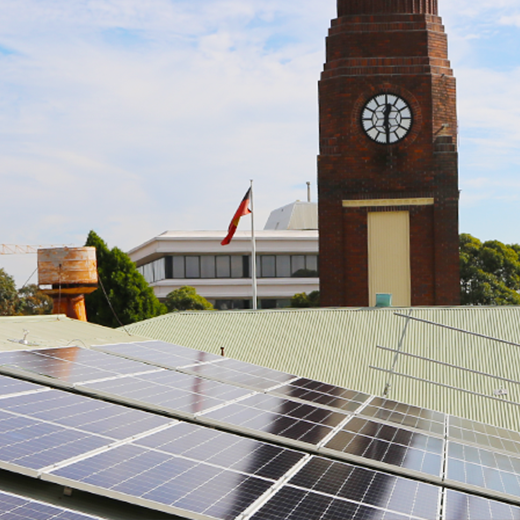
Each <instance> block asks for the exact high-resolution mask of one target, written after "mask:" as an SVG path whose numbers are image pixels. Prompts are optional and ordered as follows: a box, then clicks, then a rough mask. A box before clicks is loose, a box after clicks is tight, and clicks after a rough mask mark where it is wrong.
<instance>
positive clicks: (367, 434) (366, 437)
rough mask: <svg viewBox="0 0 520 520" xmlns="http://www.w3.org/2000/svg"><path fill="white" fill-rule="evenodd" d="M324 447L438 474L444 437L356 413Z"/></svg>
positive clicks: (430, 473)
mask: <svg viewBox="0 0 520 520" xmlns="http://www.w3.org/2000/svg"><path fill="white" fill-rule="evenodd" d="M326 447H327V448H330V449H333V450H336V451H340V452H343V453H349V454H352V455H357V456H360V457H365V458H368V459H373V460H377V461H380V462H385V463H387V464H392V465H395V466H399V467H402V468H408V469H412V470H416V471H421V472H423V473H428V474H429V475H435V476H440V473H441V468H442V461H443V449H444V441H443V439H441V438H437V437H432V436H428V435H424V434H422V433H417V432H413V431H411V430H405V429H402V428H396V427H394V426H390V425H386V424H382V423H377V422H374V421H369V420H366V419H363V418H360V417H357V418H354V419H352V420H351V421H349V422H348V423H347V424H346V425H345V426H344V427H343V428H342V430H341V431H340V432H338V433H337V434H336V435H335V436H334V437H333V438H332V439H331V440H330V442H328V443H327V445H326Z"/></svg>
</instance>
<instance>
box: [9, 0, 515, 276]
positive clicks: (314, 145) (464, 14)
mask: <svg viewBox="0 0 520 520" xmlns="http://www.w3.org/2000/svg"><path fill="white" fill-rule="evenodd" d="M439 9H440V14H441V16H442V17H443V21H444V24H445V26H446V31H447V33H448V37H449V55H450V60H451V63H452V66H453V68H454V71H455V76H456V77H457V88H458V118H459V132H460V133H459V153H460V166H459V167H460V170H459V174H460V188H461V190H462V191H461V204H460V231H461V232H465V233H471V234H472V235H474V236H476V237H478V238H480V239H481V240H490V239H498V240H501V241H502V242H505V243H520V223H519V220H518V213H519V212H518V210H519V207H520V53H519V52H518V49H519V48H520V2H518V0H457V2H453V1H448V0H439ZM0 12H1V13H2V15H1V17H0V190H1V191H0V193H1V203H0V221H1V222H2V225H1V226H0V244H20V245H25V244H28V245H29V244H30V245H38V244H42V245H51V244H56V245H59V244H61V245H77V246H78V245H83V244H84V242H85V239H86V237H87V235H88V233H89V231H90V230H91V229H92V230H95V231H96V232H97V233H98V234H99V235H100V236H101V237H102V238H103V239H104V240H105V241H106V242H107V243H108V245H109V246H110V247H112V246H118V247H120V248H122V249H123V250H126V251H127V250H130V249H131V248H133V247H135V246H137V245H139V244H141V243H142V242H144V241H146V240H148V239H150V238H152V237H153V236H156V235H157V234H159V233H161V232H163V231H166V230H190V229H193V230H213V229H222V230H224V229H226V228H227V226H228V224H229V221H230V219H231V217H232V215H233V213H234V211H235V210H236V207H237V206H238V203H239V202H240V200H241V199H242V197H243V195H244V193H245V192H246V190H247V188H248V186H249V181H250V179H254V187H255V201H254V202H255V227H256V228H258V229H262V228H263V226H264V224H265V221H266V220H267V217H268V215H269V213H270V211H271V210H273V209H275V208H277V207H280V206H283V205H285V204H288V203H290V202H293V201H294V200H299V199H305V198H306V184H305V183H306V181H310V182H311V183H312V187H313V198H314V200H316V156H317V154H318V103H317V81H318V79H319V76H320V72H321V70H322V69H323V63H324V59H325V36H326V34H327V30H328V28H329V26H330V20H331V19H332V18H335V16H336V1H335V0H0ZM242 225H245V224H242ZM0 267H3V268H5V270H6V271H7V272H8V273H10V274H11V275H13V276H14V277H15V280H16V282H17V284H18V286H21V285H23V284H24V283H25V282H26V281H27V280H30V281H31V282H36V276H35V275H32V278H31V273H33V272H34V270H35V267H36V258H35V256H34V255H16V256H8V255H0Z"/></svg>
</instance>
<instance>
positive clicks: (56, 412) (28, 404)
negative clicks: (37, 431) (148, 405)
mask: <svg viewBox="0 0 520 520" xmlns="http://www.w3.org/2000/svg"><path fill="white" fill-rule="evenodd" d="M0 407H1V409H2V410H4V411H8V412H12V413H16V414H18V415H22V416H24V417H30V418H32V419H40V420H42V421H46V422H52V423H53V424H58V425H60V426H65V427H70V428H75V429H77V430H81V431H84V432H88V433H94V434H98V435H103V436H106V437H110V438H111V439H114V440H117V439H126V438H127V437H132V436H135V435H139V434H141V433H143V432H146V431H150V430H154V429H155V428H158V427H160V426H164V425H166V424H170V423H171V419H168V418H166V417H161V416H159V415H154V414H150V413H146V412H143V411H140V410H132V409H131V408H126V407H124V406H118V405H115V404H112V403H107V402H104V401H99V400H95V399H90V398H88V397H84V396H81V395H76V394H70V393H67V392H64V391H60V390H49V391H48V392H42V393H38V394H36V395H34V394H30V395H20V396H14V397H10V398H6V399H3V400H2V401H1V403H0Z"/></svg>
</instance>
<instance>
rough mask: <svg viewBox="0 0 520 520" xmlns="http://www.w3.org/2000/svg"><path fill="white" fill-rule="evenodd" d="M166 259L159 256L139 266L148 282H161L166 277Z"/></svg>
mask: <svg viewBox="0 0 520 520" xmlns="http://www.w3.org/2000/svg"><path fill="white" fill-rule="evenodd" d="M165 266H166V260H165V259H164V258H159V259H158V260H154V261H153V262H150V263H149V264H145V265H142V266H141V267H138V268H137V270H138V271H139V272H140V273H141V274H142V275H143V276H144V279H145V280H146V281H147V282H148V283H154V282H160V281H161V280H164V279H165V278H166V267H165Z"/></svg>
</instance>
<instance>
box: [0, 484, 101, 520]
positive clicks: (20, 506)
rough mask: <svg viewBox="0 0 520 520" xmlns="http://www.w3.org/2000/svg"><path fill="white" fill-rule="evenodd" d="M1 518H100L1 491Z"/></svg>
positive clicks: (21, 519)
mask: <svg viewBox="0 0 520 520" xmlns="http://www.w3.org/2000/svg"><path fill="white" fill-rule="evenodd" d="M0 518H1V519H3V520H96V519H100V517H98V516H92V515H86V514H83V513H77V512H75V511H71V510H70V509H65V508H63V507H57V506H51V505H48V504H44V503H43V502H40V501H37V500H32V499H29V498H25V497H21V496H19V495H13V494H11V493H6V492H4V491H0Z"/></svg>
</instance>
